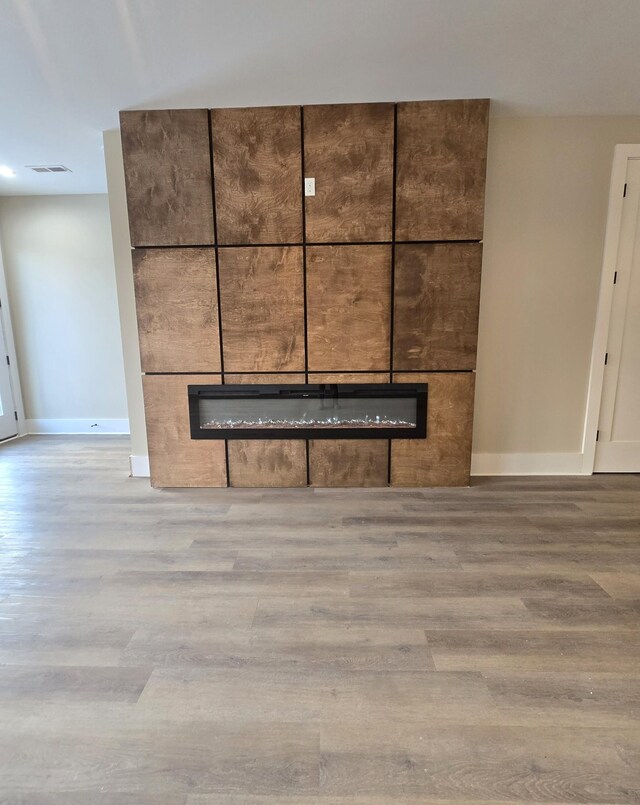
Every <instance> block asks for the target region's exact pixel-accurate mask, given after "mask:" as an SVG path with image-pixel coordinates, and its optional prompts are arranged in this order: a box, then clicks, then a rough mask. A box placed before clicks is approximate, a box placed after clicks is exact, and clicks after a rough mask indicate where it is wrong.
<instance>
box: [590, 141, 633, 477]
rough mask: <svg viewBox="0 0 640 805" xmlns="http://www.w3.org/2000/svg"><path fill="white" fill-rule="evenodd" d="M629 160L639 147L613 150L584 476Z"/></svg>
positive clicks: (596, 404)
mask: <svg viewBox="0 0 640 805" xmlns="http://www.w3.org/2000/svg"><path fill="white" fill-rule="evenodd" d="M630 159H640V144H637V145H616V146H615V148H614V152H613V167H612V169H611V183H610V185H609V210H608V213H607V228H606V231H605V236H604V252H603V256H602V273H601V275H600V292H599V295H598V311H597V313H596V326H595V332H594V335H593V348H592V350H591V367H590V369H589V386H588V391H587V410H586V415H585V419H584V432H583V436H582V472H583V473H585V474H587V475H591V474H592V473H593V468H594V465H595V460H596V435H597V432H598V420H599V419H600V405H601V402H602V389H603V386H604V360H605V354H606V351H607V341H608V339H609V325H610V323H611V307H612V304H613V279H614V273H615V271H616V266H617V263H618V247H619V245H620V231H621V225H622V206H623V202H624V184H625V179H626V176H627V162H628V161H629V160H630Z"/></svg>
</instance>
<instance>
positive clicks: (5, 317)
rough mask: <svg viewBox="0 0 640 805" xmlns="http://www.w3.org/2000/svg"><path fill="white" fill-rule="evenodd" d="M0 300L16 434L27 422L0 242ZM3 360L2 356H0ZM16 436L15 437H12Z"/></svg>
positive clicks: (21, 433)
mask: <svg viewBox="0 0 640 805" xmlns="http://www.w3.org/2000/svg"><path fill="white" fill-rule="evenodd" d="M0 300H1V301H2V323H3V324H4V335H5V339H6V342H7V352H8V353H9V364H10V365H9V377H10V378H11V391H12V393H13V404H14V405H15V410H16V411H17V412H18V436H25V435H26V434H27V422H26V419H25V415H24V403H23V400H22V389H21V388H20V375H19V373H18V356H17V355H16V343H15V340H14V338H13V326H12V324H11V309H10V305H9V292H8V290H7V278H6V276H5V271H4V261H3V259H2V244H1V243H0ZM2 360H4V358H2ZM13 438H17V437H15V436H14V437H13ZM7 441H10V440H7Z"/></svg>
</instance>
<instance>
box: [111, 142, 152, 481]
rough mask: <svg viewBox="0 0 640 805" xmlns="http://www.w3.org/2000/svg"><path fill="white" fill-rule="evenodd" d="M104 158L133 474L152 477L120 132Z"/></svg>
mask: <svg viewBox="0 0 640 805" xmlns="http://www.w3.org/2000/svg"><path fill="white" fill-rule="evenodd" d="M103 142H104V158H105V166H106V172H107V187H108V188H109V214H110V216H111V236H112V239H113V255H114V260H115V280H116V286H117V289H118V306H119V309H120V330H121V336H122V356H123V360H124V375H125V383H126V387H127V405H128V409H129V429H130V433H131V473H132V475H148V474H149V458H148V447H147V430H146V423H145V416H144V398H143V396H142V366H141V364H140V350H139V348H138V319H137V316H136V301H135V293H134V288H133V263H132V260H131V239H130V237H129V217H128V211H127V196H126V190H125V184H124V164H123V161H122V142H121V140H120V131H119V130H115V131H105V132H104V136H103Z"/></svg>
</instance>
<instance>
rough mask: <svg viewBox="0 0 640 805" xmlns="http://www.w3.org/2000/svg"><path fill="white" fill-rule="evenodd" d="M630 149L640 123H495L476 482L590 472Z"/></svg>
mask: <svg viewBox="0 0 640 805" xmlns="http://www.w3.org/2000/svg"><path fill="white" fill-rule="evenodd" d="M629 142H636V143H637V142H640V117H567V118H543V117H539V118H494V119H493V120H492V121H491V129H490V135H489V159H488V171H487V198H486V217H485V243H484V261H483V274H482V295H481V303H480V331H479V343H478V368H477V383H476V408H475V421H474V445H473V446H474V454H475V456H474V463H473V468H474V471H476V472H501V471H505V470H510V469H511V470H513V469H515V470H518V469H520V468H522V471H536V472H544V471H552V472H553V471H559V472H562V471H567V472H571V471H574V472H579V471H580V469H581V451H582V433H583V425H584V417H585V409H586V398H587V385H588V379H589V361H590V358H591V349H592V342H593V333H594V326H595V316H596V306H597V302H598V290H599V282H600V273H601V266H602V252H603V245H604V231H605V225H606V216H607V206H608V193H609V179H610V175H611V166H612V162H613V149H614V146H615V145H616V144H617V143H629Z"/></svg>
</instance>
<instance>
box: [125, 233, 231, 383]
mask: <svg viewBox="0 0 640 805" xmlns="http://www.w3.org/2000/svg"><path fill="white" fill-rule="evenodd" d="M132 257H133V278H134V283H135V292H136V311H137V314H138V337H139V340H140V357H141V361H142V371H143V372H219V371H220V339H219V333H218V303H217V293H216V266H215V253H214V250H213V249H135V250H134V251H133V255H132Z"/></svg>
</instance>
